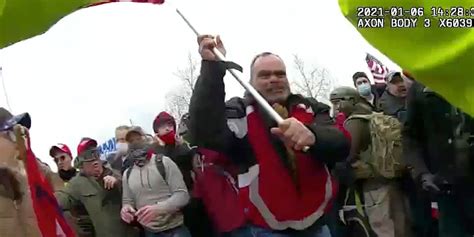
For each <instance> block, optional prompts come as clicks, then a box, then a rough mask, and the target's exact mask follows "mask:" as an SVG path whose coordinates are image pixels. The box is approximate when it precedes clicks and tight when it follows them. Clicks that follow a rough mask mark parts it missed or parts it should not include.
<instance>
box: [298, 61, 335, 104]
mask: <svg viewBox="0 0 474 237" xmlns="http://www.w3.org/2000/svg"><path fill="white" fill-rule="evenodd" d="M293 64H294V67H295V69H296V70H297V73H298V78H296V79H295V80H294V81H293V83H292V86H293V88H294V92H296V93H299V94H302V95H304V96H307V97H313V98H316V99H318V100H319V99H328V97H329V93H330V91H331V89H332V85H333V78H332V77H331V75H330V73H329V71H328V70H327V69H325V68H318V67H314V66H313V67H311V68H309V69H308V68H307V67H306V65H305V62H304V61H303V60H302V59H301V58H300V57H299V56H298V55H296V54H295V55H294V59H293Z"/></svg>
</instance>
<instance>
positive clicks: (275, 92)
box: [269, 88, 285, 94]
mask: <svg viewBox="0 0 474 237" xmlns="http://www.w3.org/2000/svg"><path fill="white" fill-rule="evenodd" d="M269 92H270V93H274V94H281V93H283V92H285V89H284V88H274V89H270V90H269Z"/></svg>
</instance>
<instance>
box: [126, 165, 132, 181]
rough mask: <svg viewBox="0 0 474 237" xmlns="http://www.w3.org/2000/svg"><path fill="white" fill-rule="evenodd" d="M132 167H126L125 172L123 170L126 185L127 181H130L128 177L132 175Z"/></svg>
mask: <svg viewBox="0 0 474 237" xmlns="http://www.w3.org/2000/svg"><path fill="white" fill-rule="evenodd" d="M132 168H133V166H132V167H128V168H127V169H126V170H125V177H127V183H128V180H129V179H130V175H131V174H132Z"/></svg>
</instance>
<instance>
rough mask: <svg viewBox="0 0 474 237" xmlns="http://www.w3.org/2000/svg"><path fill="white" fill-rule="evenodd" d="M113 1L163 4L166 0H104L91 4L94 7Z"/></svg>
mask: <svg viewBox="0 0 474 237" xmlns="http://www.w3.org/2000/svg"><path fill="white" fill-rule="evenodd" d="M113 2H138V3H153V4H163V3H165V0H104V1H100V2H98V3H93V4H91V5H89V6H90V7H92V6H97V5H102V4H106V3H113Z"/></svg>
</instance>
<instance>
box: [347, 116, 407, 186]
mask: <svg viewBox="0 0 474 237" xmlns="http://www.w3.org/2000/svg"><path fill="white" fill-rule="evenodd" d="M351 119H364V120H367V121H369V129H370V137H371V144H370V146H369V148H368V152H367V155H361V159H362V161H364V162H366V163H367V164H369V165H370V166H371V167H372V169H373V171H374V172H375V174H376V175H379V176H382V177H385V178H389V179H391V178H396V177H400V176H401V175H402V173H403V171H404V165H403V162H402V154H403V148H402V124H401V123H400V122H399V121H398V119H396V118H394V117H391V116H388V115H384V114H382V113H372V114H367V115H352V116H350V117H349V118H348V119H347V120H346V122H347V121H349V120H351Z"/></svg>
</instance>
